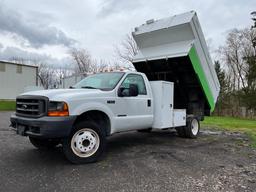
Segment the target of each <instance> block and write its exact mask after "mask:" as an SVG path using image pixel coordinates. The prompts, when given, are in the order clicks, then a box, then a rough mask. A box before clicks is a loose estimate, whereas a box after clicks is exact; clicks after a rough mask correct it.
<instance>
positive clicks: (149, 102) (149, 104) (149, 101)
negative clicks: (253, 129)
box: [148, 99, 151, 107]
mask: <svg viewBox="0 0 256 192" xmlns="http://www.w3.org/2000/svg"><path fill="white" fill-rule="evenodd" d="M148 107H151V100H150V99H148Z"/></svg>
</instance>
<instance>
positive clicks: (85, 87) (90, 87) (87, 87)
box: [81, 86, 98, 89]
mask: <svg viewBox="0 0 256 192" xmlns="http://www.w3.org/2000/svg"><path fill="white" fill-rule="evenodd" d="M81 88H84V89H98V88H96V87H92V86H84V87H81Z"/></svg>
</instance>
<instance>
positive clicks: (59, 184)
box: [0, 112, 256, 192]
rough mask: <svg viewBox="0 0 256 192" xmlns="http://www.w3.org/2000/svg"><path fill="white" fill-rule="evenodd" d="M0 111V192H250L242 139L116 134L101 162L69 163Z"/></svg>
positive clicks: (252, 181)
mask: <svg viewBox="0 0 256 192" xmlns="http://www.w3.org/2000/svg"><path fill="white" fill-rule="evenodd" d="M10 114H11V112H1V113H0V190H1V191H5V192H8V191H12V192H15V191H26V192H28V191H94V192H95V191H111V192H112V191H132V192H134V191H157V192H159V191H239V192H240V191H255V189H256V151H255V150H254V149H251V148H250V147H248V146H247V145H248V140H247V138H246V137H245V136H244V135H240V134H235V133H234V134H228V133H223V132H214V131H209V130H206V129H204V131H203V132H202V133H201V135H200V136H199V138H198V139H182V138H179V137H177V135H176V133H175V132H174V131H163V132H152V133H137V132H127V133H122V134H116V135H114V136H112V137H110V138H109V140H108V151H107V154H106V157H105V159H103V160H102V161H100V162H98V163H94V164H86V165H72V164H70V163H69V162H67V161H66V160H65V158H64V156H63V154H62V152H61V147H58V148H56V149H54V150H50V151H39V150H37V149H35V148H34V147H33V146H32V145H31V144H30V143H29V140H28V138H26V137H21V136H18V135H16V134H15V133H14V132H12V131H10V129H9V128H8V126H9V117H10Z"/></svg>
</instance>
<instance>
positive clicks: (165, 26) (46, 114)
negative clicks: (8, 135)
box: [11, 12, 219, 163]
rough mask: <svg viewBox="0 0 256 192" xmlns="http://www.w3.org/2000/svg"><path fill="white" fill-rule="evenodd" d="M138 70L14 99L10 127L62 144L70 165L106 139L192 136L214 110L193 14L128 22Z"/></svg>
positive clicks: (209, 72) (214, 82)
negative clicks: (167, 133) (133, 134)
mask: <svg viewBox="0 0 256 192" xmlns="http://www.w3.org/2000/svg"><path fill="white" fill-rule="evenodd" d="M133 37H134V39H135V41H136V43H137V45H138V47H139V54H138V55H136V56H135V58H134V62H133V64H134V66H135V68H136V69H137V72H132V71H119V72H108V73H98V74H94V75H91V76H88V77H86V78H85V79H83V80H82V81H80V82H79V83H77V84H76V85H74V86H73V87H71V88H70V89H58V90H43V91H33V92H27V93H24V94H22V95H20V96H18V97H17V99H16V113H15V114H13V115H12V116H11V127H12V128H13V129H14V130H15V131H16V132H17V134H20V135H23V136H29V139H30V141H31V143H32V144H33V145H34V146H36V147H37V148H39V149H40V148H49V147H55V146H56V145H58V144H62V147H63V151H64V154H65V156H66V157H67V159H68V160H69V161H71V162H72V163H89V162H95V161H97V160H98V159H99V158H100V157H102V154H103V152H104V151H105V147H106V137H108V136H110V135H112V134H114V133H118V132H124V131H133V130H138V131H147V132H150V131H151V129H152V128H153V129H167V128H176V130H177V132H178V135H180V136H182V137H188V138H195V137H197V135H198V133H199V129H200V126H199V121H200V120H203V118H204V116H205V115H210V112H211V111H212V110H213V108H214V104H215V102H216V99H217V96H218V92H219V82H218V79H217V77H216V73H215V70H214V68H213V66H212V63H211V59H210V57H209V54H208V51H207V47H206V44H205V40H204V37H203V34H202V31H201V28H200V26H199V23H198V20H197V16H196V13H195V12H188V13H185V14H181V15H176V16H174V17H170V18H166V19H162V20H158V21H153V20H150V21H148V22H147V24H143V25H142V26H140V27H137V28H135V31H134V32H133Z"/></svg>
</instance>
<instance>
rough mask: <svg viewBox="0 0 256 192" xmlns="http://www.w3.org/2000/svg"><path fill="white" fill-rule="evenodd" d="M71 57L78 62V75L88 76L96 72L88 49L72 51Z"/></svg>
mask: <svg viewBox="0 0 256 192" xmlns="http://www.w3.org/2000/svg"><path fill="white" fill-rule="evenodd" d="M71 56H72V58H73V59H74V61H75V62H76V65H77V68H78V71H77V72H78V73H81V74H86V73H88V72H91V71H94V70H95V65H96V64H95V63H93V62H92V58H91V55H90V53H89V52H88V51H87V50H86V49H72V50H71Z"/></svg>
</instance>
